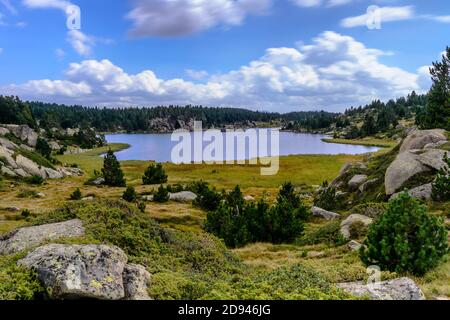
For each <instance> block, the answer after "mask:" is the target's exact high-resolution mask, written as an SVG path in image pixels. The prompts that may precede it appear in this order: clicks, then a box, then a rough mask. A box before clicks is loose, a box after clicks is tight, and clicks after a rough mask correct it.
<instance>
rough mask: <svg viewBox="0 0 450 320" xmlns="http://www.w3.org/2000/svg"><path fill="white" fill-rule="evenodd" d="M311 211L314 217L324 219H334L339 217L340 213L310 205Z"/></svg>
mask: <svg viewBox="0 0 450 320" xmlns="http://www.w3.org/2000/svg"><path fill="white" fill-rule="evenodd" d="M311 213H312V215H313V216H314V217H319V218H323V219H325V220H334V219H339V218H340V217H341V215H340V214H338V213H334V212H331V211H327V210H324V209H321V208H319V207H312V208H311Z"/></svg>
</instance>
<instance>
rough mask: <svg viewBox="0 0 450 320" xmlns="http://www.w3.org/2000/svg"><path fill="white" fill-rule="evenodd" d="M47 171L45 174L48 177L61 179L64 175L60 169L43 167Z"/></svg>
mask: <svg viewBox="0 0 450 320" xmlns="http://www.w3.org/2000/svg"><path fill="white" fill-rule="evenodd" d="M42 169H43V170H44V172H45V176H46V178H48V179H61V178H64V175H63V174H62V173H61V172H60V171H56V170H53V169H50V168H42Z"/></svg>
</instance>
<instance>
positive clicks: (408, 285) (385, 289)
mask: <svg viewBox="0 0 450 320" xmlns="http://www.w3.org/2000/svg"><path fill="white" fill-rule="evenodd" d="M337 286H338V287H339V288H341V289H343V290H345V291H348V292H349V293H351V294H353V295H355V296H357V297H364V296H369V297H370V298H371V299H373V300H425V295H424V294H423V292H422V290H421V289H420V288H419V286H418V285H417V284H416V283H415V282H414V281H412V280H411V279H409V278H399V279H394V280H389V281H383V282H379V283H375V284H371V285H367V284H365V283H363V282H351V283H340V284H338V285H337Z"/></svg>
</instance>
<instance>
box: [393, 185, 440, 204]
mask: <svg viewBox="0 0 450 320" xmlns="http://www.w3.org/2000/svg"><path fill="white" fill-rule="evenodd" d="M432 193H433V184H432V183H428V184H424V185H423V186H419V187H416V188H414V189H411V190H409V191H408V194H409V195H410V196H411V197H413V198H416V199H421V200H431V195H432ZM399 195H400V192H399V193H395V194H393V195H392V196H391V199H390V200H393V199H396V198H398V196H399Z"/></svg>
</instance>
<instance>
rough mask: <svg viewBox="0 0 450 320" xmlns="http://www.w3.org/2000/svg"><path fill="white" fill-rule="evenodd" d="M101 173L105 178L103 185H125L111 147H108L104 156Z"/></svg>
mask: <svg viewBox="0 0 450 320" xmlns="http://www.w3.org/2000/svg"><path fill="white" fill-rule="evenodd" d="M102 173H103V178H104V179H105V185H107V186H110V187H125V178H124V176H123V172H122V169H121V168H120V163H119V161H117V158H116V156H115V155H114V152H112V150H111V149H109V151H108V153H107V154H106V156H105V159H104V162H103V169H102Z"/></svg>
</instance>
